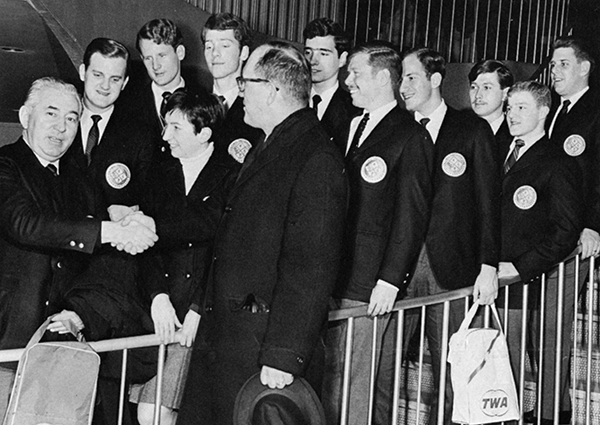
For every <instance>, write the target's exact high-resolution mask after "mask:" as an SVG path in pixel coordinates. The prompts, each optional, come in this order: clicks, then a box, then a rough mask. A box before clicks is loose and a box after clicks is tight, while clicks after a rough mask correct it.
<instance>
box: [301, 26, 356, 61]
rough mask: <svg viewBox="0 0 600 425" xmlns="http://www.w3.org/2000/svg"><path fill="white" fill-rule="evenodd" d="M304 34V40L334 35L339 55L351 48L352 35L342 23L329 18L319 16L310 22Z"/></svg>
mask: <svg viewBox="0 0 600 425" xmlns="http://www.w3.org/2000/svg"><path fill="white" fill-rule="evenodd" d="M302 35H303V36H304V41H306V40H308V39H310V38H315V37H327V36H328V35H331V36H333V40H334V42H335V50H337V52H338V56H340V55H341V54H342V53H344V52H347V51H349V50H350V37H348V34H347V33H346V31H344V28H342V26H341V25H340V24H338V23H337V22H335V21H333V20H331V19H329V18H317V19H315V20H313V21H311V22H309V23H308V25H307V26H306V28H304V32H303V33H302Z"/></svg>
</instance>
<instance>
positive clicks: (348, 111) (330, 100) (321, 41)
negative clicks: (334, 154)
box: [303, 18, 360, 154]
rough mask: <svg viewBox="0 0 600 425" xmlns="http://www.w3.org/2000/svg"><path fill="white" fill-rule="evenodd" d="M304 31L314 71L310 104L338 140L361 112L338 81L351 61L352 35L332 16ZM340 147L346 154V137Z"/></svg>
mask: <svg viewBox="0 0 600 425" xmlns="http://www.w3.org/2000/svg"><path fill="white" fill-rule="evenodd" d="M303 35H304V54H305V55H306V59H308V61H309V62H310V66H311V73H312V89H311V92H310V101H309V105H310V106H311V107H312V108H313V109H314V110H315V111H316V113H317V117H319V120H320V121H321V123H322V124H323V127H324V128H325V131H327V133H328V134H329V136H330V137H332V138H333V139H334V140H339V139H338V137H339V135H340V134H341V133H343V132H345V131H346V128H347V126H348V123H349V122H350V120H351V119H352V118H353V117H354V116H356V115H358V113H359V112H360V109H359V108H357V107H356V106H354V105H353V104H352V98H351V97H350V94H349V93H348V92H347V91H346V90H344V89H343V88H342V87H340V83H339V73H340V71H341V69H342V68H343V67H344V66H346V64H347V61H348V53H349V50H350V38H349V37H348V35H347V34H346V32H345V31H344V29H343V28H342V26H341V25H340V24H338V23H337V22H334V21H332V20H331V19H329V18H318V19H315V20H314V21H311V22H309V24H308V25H307V26H306V28H305V29H304V32H303ZM339 147H340V150H341V151H342V152H343V153H344V154H345V148H346V146H345V140H343V141H341V143H340V145H339Z"/></svg>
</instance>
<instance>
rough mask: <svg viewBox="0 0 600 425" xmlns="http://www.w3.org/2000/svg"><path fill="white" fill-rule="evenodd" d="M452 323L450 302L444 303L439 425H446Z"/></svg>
mask: <svg viewBox="0 0 600 425" xmlns="http://www.w3.org/2000/svg"><path fill="white" fill-rule="evenodd" d="M449 323H450V301H444V314H443V316H442V355H441V360H440V363H441V364H440V387H439V398H438V418H437V419H438V425H443V424H444V413H445V412H444V411H445V407H446V403H445V400H446V367H447V366H446V360H447V359H448V325H449Z"/></svg>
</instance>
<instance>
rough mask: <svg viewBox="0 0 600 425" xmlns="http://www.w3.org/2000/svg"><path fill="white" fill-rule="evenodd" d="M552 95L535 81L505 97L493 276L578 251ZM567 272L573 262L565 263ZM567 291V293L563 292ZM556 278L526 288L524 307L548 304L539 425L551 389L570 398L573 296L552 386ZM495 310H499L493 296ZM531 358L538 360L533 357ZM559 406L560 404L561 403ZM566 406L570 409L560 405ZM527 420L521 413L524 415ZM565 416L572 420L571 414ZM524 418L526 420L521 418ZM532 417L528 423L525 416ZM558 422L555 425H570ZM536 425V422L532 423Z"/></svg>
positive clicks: (574, 184)
mask: <svg viewBox="0 0 600 425" xmlns="http://www.w3.org/2000/svg"><path fill="white" fill-rule="evenodd" d="M550 102H551V99H550V90H549V89H548V88H547V87H546V86H544V85H542V84H540V83H538V82H535V81H526V82H520V83H517V84H515V85H514V86H513V87H512V88H511V89H510V90H509V92H508V107H507V120H508V125H509V128H510V132H511V134H512V135H513V137H514V140H513V142H512V143H511V146H510V154H509V155H508V157H507V159H506V161H505V165H504V178H503V181H502V249H501V254H500V260H501V262H500V264H499V268H498V276H499V277H500V278H504V277H505V278H509V279H514V278H519V280H520V281H521V282H529V281H531V280H532V279H535V278H536V277H538V276H539V275H541V274H542V273H545V272H548V271H549V270H550V268H551V267H553V266H554V265H555V264H556V263H558V262H560V261H562V260H563V259H564V258H565V257H566V256H567V255H568V254H569V253H570V252H571V251H573V249H574V248H575V247H576V246H577V240H578V239H579V234H580V232H581V229H582V226H583V217H584V216H583V212H584V209H585V203H584V200H583V190H582V184H581V172H580V170H579V167H578V166H577V163H576V160H575V159H574V158H573V157H571V156H569V155H568V154H567V153H565V151H564V150H563V149H562V147H561V146H559V145H556V144H552V143H550V142H549V140H548V138H547V137H546V135H545V130H544V123H545V121H546V117H547V116H548V112H549V110H550ZM568 268H570V269H571V270H570V271H569V273H570V274H573V264H570V265H568V266H567V269H568ZM572 285H573V281H572V280H570V281H569V280H567V281H566V282H565V294H566V293H567V292H574V291H573V290H572V288H570V286H572ZM521 288H522V284H517V285H514V286H513V287H511V291H510V295H509V296H510V298H509V311H508V313H509V314H508V332H507V339H508V346H509V350H510V354H511V364H512V368H513V373H514V374H515V377H516V378H518V377H519V373H520V370H519V365H520V358H521V357H520V354H521V350H522V349H525V348H524V347H521V329H522V311H521V309H522V304H521V300H522V291H521ZM569 289H571V291H570V290H569ZM557 291H558V276H557V273H556V271H554V272H552V273H550V274H549V275H548V278H547V280H546V290H545V292H544V293H542V294H540V290H539V281H535V282H534V283H532V284H529V307H528V310H533V309H535V308H536V305H537V304H538V303H539V298H540V297H544V299H545V301H546V308H545V314H546V316H545V319H544V330H543V332H544V333H543V335H544V346H543V353H544V357H543V370H541V371H540V373H541V374H542V376H543V380H542V382H543V385H544V387H545V388H550V389H551V390H546V391H543V392H542V393H543V397H542V400H538V405H539V404H541V409H542V410H541V411H542V420H541V423H542V424H546V423H547V424H550V423H552V419H553V407H554V403H553V400H554V388H555V385H560V396H561V399H562V398H563V397H564V398H568V388H569V382H568V379H567V376H568V364H569V356H570V353H571V342H570V340H571V328H572V324H573V306H574V305H573V296H571V297H570V298H571V299H570V302H566V301H565V304H564V310H563V313H562V314H563V326H562V330H561V331H562V333H563V334H562V350H563V354H562V355H561V362H562V364H563V367H562V371H561V372H562V373H561V380H560V382H555V375H554V373H555V370H554V369H555V368H554V364H555V361H556V340H557V338H556V329H557V328H556V318H557V314H556V313H557V307H558V306H557ZM498 302H499V304H500V305H504V304H503V302H501V300H500V299H498ZM531 316H532V317H531V319H529V320H527V325H526V328H527V330H528V331H530V332H531V331H535V327H533V326H531V325H530V323H532V322H533V323H536V322H537V320H536V319H534V317H533V314H532V315H531ZM529 338H530V340H531V344H532V345H533V346H534V347H537V349H536V350H534V352H540V349H541V348H542V347H538V341H539V337H538V336H536V335H535V334H532V335H530V336H529ZM532 360H534V361H535V360H537V359H532ZM563 407H564V406H563ZM566 407H567V408H568V407H569V406H566ZM525 415H526V416H527V413H526V414H525ZM569 416H570V415H569ZM525 419H527V418H525ZM530 420H531V418H530ZM569 421H570V417H569V418H560V417H559V423H561V424H562V423H567V424H568V423H569ZM534 423H537V420H536V421H534Z"/></svg>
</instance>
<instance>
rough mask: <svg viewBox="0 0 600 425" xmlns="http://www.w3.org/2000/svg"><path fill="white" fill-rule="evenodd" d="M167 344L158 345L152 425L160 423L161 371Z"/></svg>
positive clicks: (163, 365) (163, 366) (163, 367)
mask: <svg viewBox="0 0 600 425" xmlns="http://www.w3.org/2000/svg"><path fill="white" fill-rule="evenodd" d="M166 351H167V346H166V345H165V344H160V345H159V346H158V366H157V368H156V394H155V398H154V422H153V424H154V425H160V408H161V407H162V386H163V372H164V369H165V354H166Z"/></svg>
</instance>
